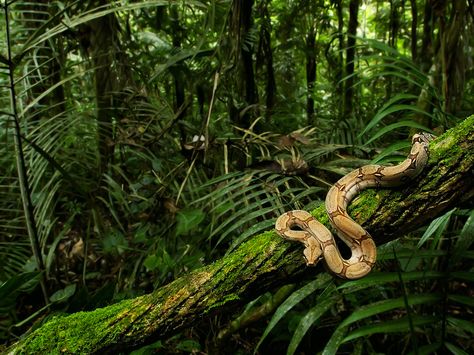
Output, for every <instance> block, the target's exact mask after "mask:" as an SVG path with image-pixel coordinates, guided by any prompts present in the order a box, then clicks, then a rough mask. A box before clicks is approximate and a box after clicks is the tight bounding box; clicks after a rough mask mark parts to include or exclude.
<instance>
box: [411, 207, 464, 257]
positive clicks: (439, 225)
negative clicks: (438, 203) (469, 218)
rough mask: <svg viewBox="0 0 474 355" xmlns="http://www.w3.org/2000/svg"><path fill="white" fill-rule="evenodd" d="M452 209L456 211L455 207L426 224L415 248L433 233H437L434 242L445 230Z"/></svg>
mask: <svg viewBox="0 0 474 355" xmlns="http://www.w3.org/2000/svg"><path fill="white" fill-rule="evenodd" d="M454 211H456V209H455V208H454V209H452V210H451V211H449V212H447V213H445V214H444V215H442V216H441V217H438V218H436V219H435V220H433V221H432V222H431V223H430V225H429V226H428V228H426V231H425V233H423V235H422V236H421V238H420V241H419V242H418V244H417V248H420V247H421V246H422V245H423V244H424V243H425V242H426V241H427V240H428V239H429V238H430V237H431V236H432V235H433V234H435V233H436V235H437V238H435V242H436V241H437V240H438V239H439V237H440V236H441V234H442V233H443V232H444V231H445V230H446V227H447V226H448V223H449V220H450V219H451V215H452V214H453V212H454Z"/></svg>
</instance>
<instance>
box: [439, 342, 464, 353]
mask: <svg viewBox="0 0 474 355" xmlns="http://www.w3.org/2000/svg"><path fill="white" fill-rule="evenodd" d="M444 346H445V347H446V349H448V350H449V351H451V353H453V354H454V355H469V354H468V353H467V352H465V351H464V350H462V349H461V348H459V347H457V346H456V345H454V344H452V343H449V342H447V341H446V342H444Z"/></svg>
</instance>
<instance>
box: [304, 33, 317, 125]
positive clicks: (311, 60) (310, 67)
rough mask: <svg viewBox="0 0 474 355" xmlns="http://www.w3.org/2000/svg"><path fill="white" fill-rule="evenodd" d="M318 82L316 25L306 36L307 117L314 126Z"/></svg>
mask: <svg viewBox="0 0 474 355" xmlns="http://www.w3.org/2000/svg"><path fill="white" fill-rule="evenodd" d="M315 82H316V29H315V26H314V24H311V28H310V29H309V32H308V34H307V36H306V89H307V90H308V93H307V97H306V116H307V119H308V125H314V124H315V122H314V98H313V95H314V83H315Z"/></svg>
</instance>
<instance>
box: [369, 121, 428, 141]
mask: <svg viewBox="0 0 474 355" xmlns="http://www.w3.org/2000/svg"><path fill="white" fill-rule="evenodd" d="M400 127H411V128H419V129H421V130H422V131H424V132H429V133H433V131H432V130H431V129H429V128H427V127H425V126H423V125H421V124H419V123H417V122H414V121H399V122H395V123H392V124H389V125H388V126H385V127H384V128H382V129H380V130H378V131H377V132H376V133H375V134H374V135H373V136H372V137H371V138H370V139H369V140H368V141H367V142H365V144H364V145H368V144H370V143H372V142H373V141H374V140H376V139H378V138H380V137H381V136H383V135H384V134H387V133H388V132H390V131H393V130H395V129H397V128H400Z"/></svg>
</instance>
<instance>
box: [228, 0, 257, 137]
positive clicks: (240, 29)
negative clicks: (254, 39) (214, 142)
mask: <svg viewBox="0 0 474 355" xmlns="http://www.w3.org/2000/svg"><path fill="white" fill-rule="evenodd" d="M253 3H254V1H253V0H242V1H239V0H234V1H233V2H232V10H231V13H230V15H229V26H230V37H231V41H233V44H232V47H233V48H232V49H231V52H232V53H231V61H232V62H234V64H235V66H236V70H235V71H233V73H231V74H230V75H234V77H233V78H232V79H229V80H230V81H235V82H236V86H237V92H238V93H239V98H240V99H241V100H242V101H243V106H242V105H241V106H240V107H235V105H234V104H233V102H232V100H229V105H230V108H229V115H230V117H231V120H232V121H233V122H234V123H235V124H237V125H238V126H240V127H245V128H248V127H249V126H250V124H251V123H252V119H253V115H251V113H250V112H251V110H249V109H248V107H249V106H252V105H254V104H256V103H257V102H258V100H257V98H258V94H257V85H256V84H255V75H254V70H253V44H252V43H251V42H250V38H249V33H250V30H251V28H252V22H253V20H252V8H253ZM235 75H237V76H236V77H235Z"/></svg>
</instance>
